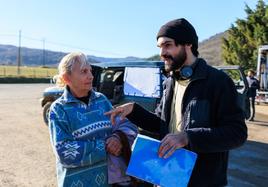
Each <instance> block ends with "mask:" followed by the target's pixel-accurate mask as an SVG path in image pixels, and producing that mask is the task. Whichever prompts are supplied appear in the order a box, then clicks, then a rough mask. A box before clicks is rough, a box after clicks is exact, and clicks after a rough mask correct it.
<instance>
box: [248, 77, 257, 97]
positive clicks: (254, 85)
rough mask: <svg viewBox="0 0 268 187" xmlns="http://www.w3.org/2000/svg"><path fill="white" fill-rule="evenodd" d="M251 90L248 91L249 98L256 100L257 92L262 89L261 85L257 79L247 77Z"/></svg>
mask: <svg viewBox="0 0 268 187" xmlns="http://www.w3.org/2000/svg"><path fill="white" fill-rule="evenodd" d="M247 81H248V85H249V90H248V96H249V97H252V98H255V97H256V91H257V90H258V89H260V83H259V81H258V80H257V79H256V78H255V77H247Z"/></svg>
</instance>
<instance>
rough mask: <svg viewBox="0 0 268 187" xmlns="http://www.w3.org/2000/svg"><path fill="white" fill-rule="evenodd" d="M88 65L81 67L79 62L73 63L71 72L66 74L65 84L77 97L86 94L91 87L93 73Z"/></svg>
mask: <svg viewBox="0 0 268 187" xmlns="http://www.w3.org/2000/svg"><path fill="white" fill-rule="evenodd" d="M91 71H92V68H91V66H90V65H84V66H83V67H81V64H80V63H79V62H76V63H75V64H74V65H73V68H72V72H71V74H67V85H68V86H69V87H70V89H71V91H72V92H74V93H76V94H77V96H78V97H80V96H81V95H82V96H86V95H87V94H88V91H89V90H91V89H92V82H93V75H92V72H91Z"/></svg>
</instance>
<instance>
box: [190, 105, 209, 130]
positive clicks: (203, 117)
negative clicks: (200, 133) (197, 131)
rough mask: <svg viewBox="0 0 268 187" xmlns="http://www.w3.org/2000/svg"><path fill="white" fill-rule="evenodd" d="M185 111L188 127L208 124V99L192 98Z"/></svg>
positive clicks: (207, 125) (206, 125)
mask: <svg viewBox="0 0 268 187" xmlns="http://www.w3.org/2000/svg"><path fill="white" fill-rule="evenodd" d="M187 108H188V110H187V111H186V116H188V117H187V118H188V119H187V122H188V124H189V125H188V128H199V127H209V126H210V121H209V119H210V105H209V102H208V100H192V101H190V102H189V104H188V106H187Z"/></svg>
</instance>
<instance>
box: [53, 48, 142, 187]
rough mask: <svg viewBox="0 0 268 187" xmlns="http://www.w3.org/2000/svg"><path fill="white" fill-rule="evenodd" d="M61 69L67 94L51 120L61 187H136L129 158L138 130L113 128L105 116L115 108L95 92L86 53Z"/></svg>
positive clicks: (70, 56) (61, 81)
mask: <svg viewBox="0 0 268 187" xmlns="http://www.w3.org/2000/svg"><path fill="white" fill-rule="evenodd" d="M58 69H59V75H58V78H57V83H58V84H59V85H61V86H64V87H65V89H64V93H63V95H62V96H61V97H60V98H59V99H57V100H56V101H55V102H54V103H53V104H52V106H51V110H50V115H49V130H50V137H51V144H52V146H53V149H54V153H55V155H56V162H57V163H56V164H57V179H58V186H60V187H62V186H63V187H70V186H91V187H95V186H96V187H97V186H98V187H106V186H111V185H113V186H131V181H130V177H129V176H127V175H126V174H125V170H126V166H127V163H126V162H125V161H128V160H127V159H129V158H124V157H123V156H124V155H127V154H128V156H130V153H129V152H130V145H131V144H132V142H133V141H134V139H135V137H136V135H137V128H136V126H134V125H133V124H131V123H130V122H129V121H125V122H123V123H121V124H120V126H119V122H118V123H117V125H115V126H112V125H111V122H110V120H109V118H108V117H107V116H105V115H104V114H103V113H104V112H106V111H109V110H111V109H112V105H111V103H110V102H109V100H108V99H107V98H106V97H105V96H104V95H103V94H101V93H98V92H95V91H93V89H92V82H93V75H92V68H91V65H90V63H89V62H88V61H87V59H86V56H85V55H84V54H83V53H80V52H78V53H76V52H73V53H70V54H68V55H66V56H64V57H63V58H62V60H61V62H60V64H59V67H58ZM126 149H127V150H126ZM107 153H108V155H107ZM124 159H125V160H124ZM107 164H108V165H107Z"/></svg>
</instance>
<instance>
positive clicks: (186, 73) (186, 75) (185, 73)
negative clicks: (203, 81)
mask: <svg viewBox="0 0 268 187" xmlns="http://www.w3.org/2000/svg"><path fill="white" fill-rule="evenodd" d="M192 75H193V68H192V66H186V65H185V66H182V67H181V69H180V70H179V71H173V74H172V76H173V77H174V78H175V79H176V80H187V79H190V78H191V76H192Z"/></svg>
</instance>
